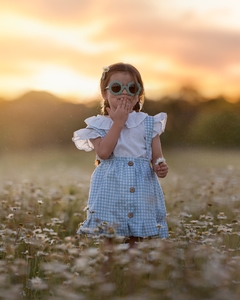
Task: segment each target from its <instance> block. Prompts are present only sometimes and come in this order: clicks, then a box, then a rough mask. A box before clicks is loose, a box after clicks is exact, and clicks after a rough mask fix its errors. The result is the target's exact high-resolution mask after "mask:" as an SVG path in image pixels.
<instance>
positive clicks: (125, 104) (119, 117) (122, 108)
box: [106, 97, 132, 125]
mask: <svg viewBox="0 0 240 300" xmlns="http://www.w3.org/2000/svg"><path fill="white" fill-rule="evenodd" d="M106 109H107V112H108V114H109V116H110V118H111V119H112V120H113V121H114V122H116V123H119V124H120V125H124V124H125V122H126V121H127V119H128V115H129V113H130V112H131V111H132V107H131V103H130V101H129V100H128V99H127V98H123V97H122V98H120V99H119V100H118V105H117V108H116V109H112V108H109V107H107V108H106Z"/></svg>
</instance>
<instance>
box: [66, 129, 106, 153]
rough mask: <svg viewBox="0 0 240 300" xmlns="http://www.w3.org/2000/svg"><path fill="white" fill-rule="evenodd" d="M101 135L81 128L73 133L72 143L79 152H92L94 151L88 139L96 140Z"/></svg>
mask: <svg viewBox="0 0 240 300" xmlns="http://www.w3.org/2000/svg"><path fill="white" fill-rule="evenodd" d="M100 136H101V135H100V134H99V133H98V132H97V131H95V130H94V129H91V128H83V129H79V130H77V131H75V132H74V133H73V138H72V141H73V142H74V143H75V146H76V147H77V148H78V149H79V150H84V151H87V152H89V151H92V150H93V149H94V147H93V144H92V143H91V141H90V139H96V138H97V137H100Z"/></svg>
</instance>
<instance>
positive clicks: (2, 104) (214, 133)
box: [0, 91, 240, 151]
mask: <svg viewBox="0 0 240 300" xmlns="http://www.w3.org/2000/svg"><path fill="white" fill-rule="evenodd" d="M189 96H191V97H189ZM189 98H191V99H189ZM100 108H101V107H100V102H99V101H93V102H91V103H88V104H82V103H80V104H76V103H70V102H67V101H64V100H62V99H59V98H57V97H55V96H54V95H52V94H49V93H46V92H29V93H27V94H25V95H23V96H22V97H20V98H19V99H17V100H14V101H3V100H0V150H1V151H19V150H25V149H39V148H44V147H66V146H72V147H74V145H73V143H72V140H71V139H72V135H73V132H74V131H75V130H78V129H80V128H83V127H85V123H84V120H85V119H86V118H87V117H90V116H92V115H97V114H99V113H100ZM142 111H144V112H146V113H148V114H149V115H155V114H157V113H159V112H166V113H167V114H168V122H167V127H166V132H165V133H164V134H163V135H162V137H161V140H162V142H163V143H164V147H167V146H170V147H171V146H204V147H225V148H226V147H227V148H238V147H240V101H238V102H236V103H230V102H228V101H226V100H225V99H224V98H223V97H218V98H216V99H203V98H202V97H200V95H199V94H197V93H196V92H195V93H193V91H185V93H182V94H179V95H178V97H175V98H173V97H164V98H161V99H159V100H157V101H156V100H151V99H146V100H145V103H144V105H143V109H142Z"/></svg>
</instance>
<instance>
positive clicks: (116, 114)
mask: <svg viewBox="0 0 240 300" xmlns="http://www.w3.org/2000/svg"><path fill="white" fill-rule="evenodd" d="M106 109H107V111H108V114H109V116H110V117H111V119H112V120H113V124H112V127H111V128H110V130H109V131H108V133H107V134H106V136H105V137H104V138H101V137H99V138H96V139H92V140H91V143H92V144H93V146H94V149H95V151H96V154H97V155H98V157H100V158H101V159H107V158H108V157H109V156H110V155H111V154H112V152H113V150H114V148H115V147H116V145H117V142H118V139H119V136H120V133H121V131H122V128H123V126H124V124H125V122H126V121H127V118H128V114H129V112H130V111H131V105H130V104H129V103H128V102H127V101H125V100H123V101H119V104H118V106H117V108H116V110H114V109H111V108H106Z"/></svg>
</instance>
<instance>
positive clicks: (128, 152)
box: [72, 111, 167, 157]
mask: <svg viewBox="0 0 240 300" xmlns="http://www.w3.org/2000/svg"><path fill="white" fill-rule="evenodd" d="M146 117H147V114H146V113H143V112H135V111H133V112H131V113H130V114H129V116H128V119H127V121H126V123H125V125H124V127H123V129H122V131H121V134H120V137H119V139H118V142H117V145H116V147H115V149H114V151H113V154H114V155H115V156H122V157H145V156H146V142H145V122H144V120H145V118H146ZM166 122H167V114H166V113H159V114H157V115H155V116H154V130H153V136H152V137H155V136H156V135H157V134H159V135H160V134H161V133H163V132H164V130H165V127H166ZM85 123H86V124H87V127H86V128H84V129H79V130H77V131H75V132H74V136H73V138H72V140H73V142H74V143H75V145H76V147H77V148H78V149H79V150H85V151H91V150H93V149H94V147H93V144H92V143H91V139H96V138H98V137H101V135H100V133H99V132H97V131H96V130H95V129H94V128H98V129H103V130H104V131H105V132H106V133H107V132H108V131H109V129H110V128H111V126H112V124H113V120H112V119H111V118H110V117H109V116H102V115H97V116H93V117H90V118H87V119H86V120H85Z"/></svg>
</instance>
